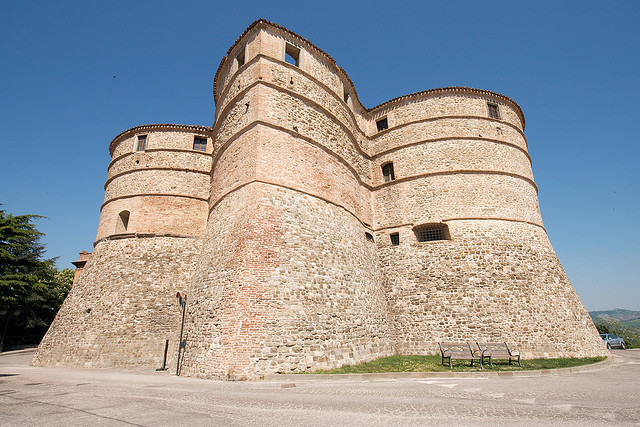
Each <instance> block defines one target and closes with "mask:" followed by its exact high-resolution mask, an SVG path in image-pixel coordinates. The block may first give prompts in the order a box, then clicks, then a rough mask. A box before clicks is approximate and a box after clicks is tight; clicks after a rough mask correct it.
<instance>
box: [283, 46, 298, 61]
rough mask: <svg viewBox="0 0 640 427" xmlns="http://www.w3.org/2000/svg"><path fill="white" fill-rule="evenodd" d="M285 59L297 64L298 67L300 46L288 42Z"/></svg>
mask: <svg viewBox="0 0 640 427" xmlns="http://www.w3.org/2000/svg"><path fill="white" fill-rule="evenodd" d="M284 60H285V62H287V63H289V64H291V65H295V66H296V67H299V66H300V48H298V47H295V46H294V45H292V44H291V43H287V44H286V45H285V49H284Z"/></svg>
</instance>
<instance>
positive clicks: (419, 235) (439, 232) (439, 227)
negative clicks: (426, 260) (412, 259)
mask: <svg viewBox="0 0 640 427" xmlns="http://www.w3.org/2000/svg"><path fill="white" fill-rule="evenodd" d="M414 232H415V233H416V239H417V240H418V242H433V241H436V240H451V236H450V235H449V227H448V226H447V225H446V224H429V225H424V226H420V227H416V229H415V230H414Z"/></svg>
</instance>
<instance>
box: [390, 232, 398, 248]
mask: <svg viewBox="0 0 640 427" xmlns="http://www.w3.org/2000/svg"><path fill="white" fill-rule="evenodd" d="M389 238H390V239H391V244H392V245H393V246H398V245H399V244H400V233H391V234H389Z"/></svg>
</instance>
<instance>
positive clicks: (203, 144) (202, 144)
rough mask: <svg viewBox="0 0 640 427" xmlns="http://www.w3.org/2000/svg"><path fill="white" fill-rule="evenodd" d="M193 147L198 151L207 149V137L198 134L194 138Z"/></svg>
mask: <svg viewBox="0 0 640 427" xmlns="http://www.w3.org/2000/svg"><path fill="white" fill-rule="evenodd" d="M193 149H194V150H198V151H207V138H202V137H200V136H196V137H194V138H193Z"/></svg>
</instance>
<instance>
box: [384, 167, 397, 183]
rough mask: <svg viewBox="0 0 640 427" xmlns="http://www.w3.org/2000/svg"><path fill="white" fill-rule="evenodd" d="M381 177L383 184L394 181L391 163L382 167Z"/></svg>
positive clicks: (394, 176)
mask: <svg viewBox="0 0 640 427" xmlns="http://www.w3.org/2000/svg"><path fill="white" fill-rule="evenodd" d="M382 176H384V182H389V181H393V180H394V179H396V175H395V173H394V172H393V163H387V164H386V165H382Z"/></svg>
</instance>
